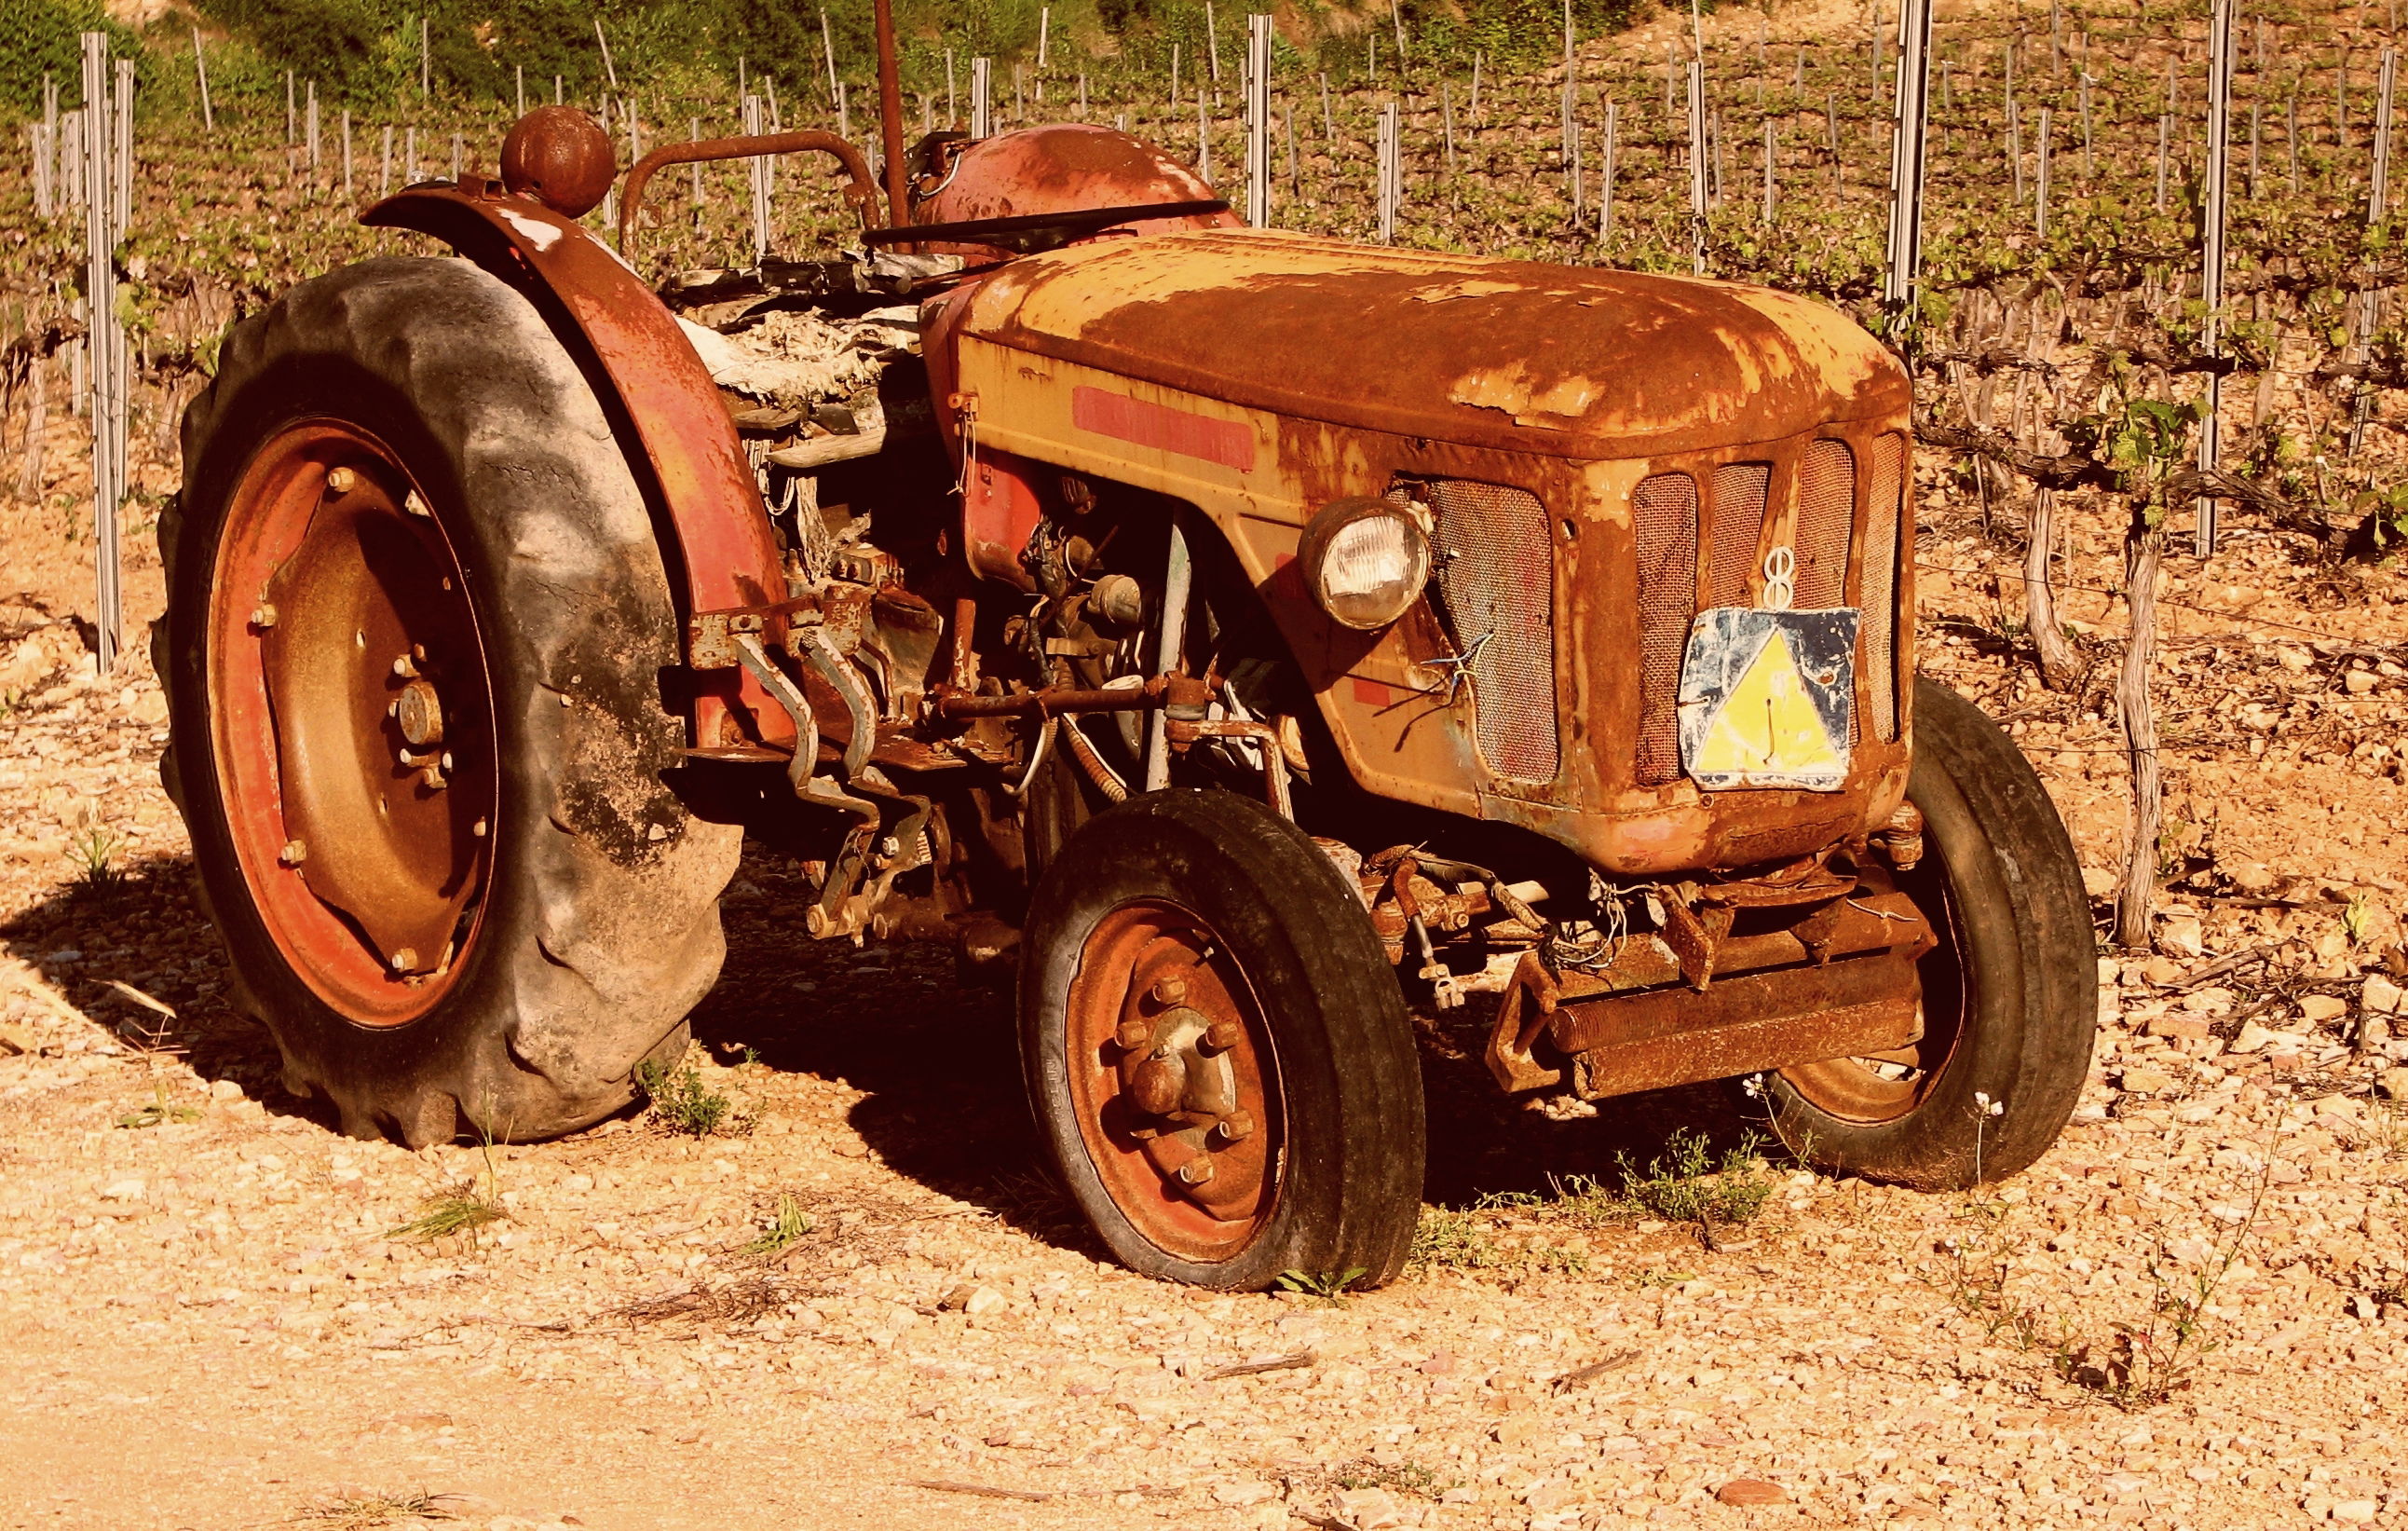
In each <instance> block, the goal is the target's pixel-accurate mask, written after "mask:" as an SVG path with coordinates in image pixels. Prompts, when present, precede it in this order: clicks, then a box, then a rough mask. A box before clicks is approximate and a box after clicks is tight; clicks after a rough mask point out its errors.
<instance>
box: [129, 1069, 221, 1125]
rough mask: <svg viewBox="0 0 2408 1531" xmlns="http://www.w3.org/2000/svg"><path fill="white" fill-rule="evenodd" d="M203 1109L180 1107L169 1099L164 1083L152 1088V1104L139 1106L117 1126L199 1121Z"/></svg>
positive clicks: (192, 1106) (194, 1106)
mask: <svg viewBox="0 0 2408 1531" xmlns="http://www.w3.org/2000/svg"><path fill="white" fill-rule="evenodd" d="M200 1119H201V1108H200V1107H199V1106H197V1105H176V1104H174V1103H173V1102H171V1101H169V1100H168V1099H167V1086H166V1084H165V1082H164V1081H163V1082H160V1083H157V1084H154V1085H152V1086H151V1087H150V1104H149V1105H142V1106H137V1107H136V1108H135V1109H134V1110H131V1111H128V1112H127V1113H125V1115H123V1116H122V1117H120V1118H118V1119H117V1125H119V1126H120V1127H126V1128H137V1129H138V1128H143V1127H156V1126H158V1125H160V1124H161V1123H162V1122H169V1121H198V1120H200Z"/></svg>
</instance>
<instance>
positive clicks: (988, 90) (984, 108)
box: [970, 58, 995, 138]
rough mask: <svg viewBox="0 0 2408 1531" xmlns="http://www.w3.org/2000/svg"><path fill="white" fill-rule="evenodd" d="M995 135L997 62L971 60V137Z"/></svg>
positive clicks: (983, 59)
mask: <svg viewBox="0 0 2408 1531" xmlns="http://www.w3.org/2000/svg"><path fill="white" fill-rule="evenodd" d="M994 133H995V61H994V60H993V59H990V58H974V59H972V60H970V137H973V138H984V137H992V136H993V135H994Z"/></svg>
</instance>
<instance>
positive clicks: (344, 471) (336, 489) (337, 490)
mask: <svg viewBox="0 0 2408 1531" xmlns="http://www.w3.org/2000/svg"><path fill="white" fill-rule="evenodd" d="M359 482H360V476H359V475H358V474H357V473H355V472H353V471H351V469H348V468H329V469H326V493H328V494H330V495H348V494H350V493H351V488H352V486H353V485H355V484H358V483H359Z"/></svg>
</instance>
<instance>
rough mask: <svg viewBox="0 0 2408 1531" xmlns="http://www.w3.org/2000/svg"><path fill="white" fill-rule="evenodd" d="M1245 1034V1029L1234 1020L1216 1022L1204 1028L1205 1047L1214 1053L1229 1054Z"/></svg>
mask: <svg viewBox="0 0 2408 1531" xmlns="http://www.w3.org/2000/svg"><path fill="white" fill-rule="evenodd" d="M1245 1034H1246V1033H1245V1029H1244V1028H1243V1027H1241V1026H1240V1025H1239V1024H1238V1023H1237V1022H1236V1021H1234V1020H1216V1021H1214V1022H1213V1023H1212V1024H1211V1025H1210V1026H1207V1027H1205V1028H1204V1046H1205V1047H1206V1048H1208V1049H1209V1050H1211V1051H1212V1052H1227V1051H1228V1050H1229V1049H1230V1048H1231V1047H1236V1046H1237V1045H1238V1042H1239V1040H1240V1038H1241V1037H1243V1036H1244V1035H1245Z"/></svg>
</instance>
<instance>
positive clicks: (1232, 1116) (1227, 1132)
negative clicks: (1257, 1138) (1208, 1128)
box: [1212, 1111, 1254, 1143]
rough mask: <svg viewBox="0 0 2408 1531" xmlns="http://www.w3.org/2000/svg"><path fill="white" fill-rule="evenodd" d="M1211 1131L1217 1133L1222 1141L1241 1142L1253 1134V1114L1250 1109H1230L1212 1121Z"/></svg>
mask: <svg viewBox="0 0 2408 1531" xmlns="http://www.w3.org/2000/svg"><path fill="white" fill-rule="evenodd" d="M1212 1131H1213V1132H1214V1133H1216V1134H1219V1136H1220V1139H1221V1141H1222V1142H1224V1143H1243V1142H1244V1141H1245V1140H1246V1139H1248V1138H1250V1137H1252V1136H1254V1113H1253V1112H1251V1111H1232V1112H1230V1113H1229V1114H1228V1115H1227V1116H1226V1117H1223V1118H1222V1119H1220V1120H1219V1121H1216V1122H1214V1123H1213V1124H1212Z"/></svg>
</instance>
